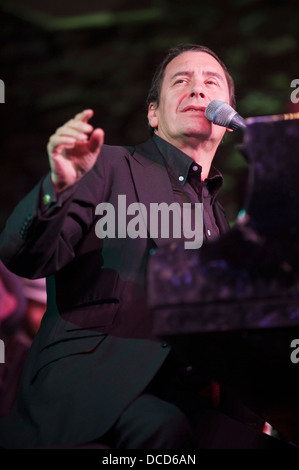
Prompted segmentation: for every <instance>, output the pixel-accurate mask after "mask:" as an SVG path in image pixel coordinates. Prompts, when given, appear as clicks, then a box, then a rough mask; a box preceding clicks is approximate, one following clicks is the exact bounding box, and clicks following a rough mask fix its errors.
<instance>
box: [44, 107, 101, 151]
mask: <svg viewBox="0 0 299 470" xmlns="http://www.w3.org/2000/svg"><path fill="white" fill-rule="evenodd" d="M92 116H93V110H92V109H86V110H84V111H82V112H81V113H78V114H76V116H75V117H74V118H73V119H70V120H69V121H67V122H66V123H65V124H64V125H63V126H61V127H59V128H58V129H57V130H56V132H55V134H53V135H52V136H51V137H50V139H49V144H48V149H49V151H50V152H51V151H55V150H57V148H58V147H59V148H61V146H64V147H65V148H68V149H70V148H73V147H74V146H75V145H76V144H77V143H81V144H82V143H86V142H87V141H88V135H89V134H90V133H91V132H92V131H93V126H92V125H91V124H89V123H88V122H87V121H88V120H89V119H90V118H91V117H92Z"/></svg>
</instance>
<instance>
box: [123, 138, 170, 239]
mask: <svg viewBox="0 0 299 470" xmlns="http://www.w3.org/2000/svg"><path fill="white" fill-rule="evenodd" d="M130 164H131V170H132V175H133V180H134V184H135V189H136V193H137V197H138V201H139V202H140V203H142V204H144V206H145V208H146V220H145V223H146V224H147V225H146V227H147V229H148V231H149V227H150V206H151V204H152V203H157V204H161V203H162V202H164V203H166V204H167V205H170V204H172V203H173V202H175V199H174V194H173V191H172V187H171V183H170V179H169V176H168V173H167V169H166V167H165V164H164V160H163V157H162V155H161V153H160V152H159V150H158V148H157V147H156V145H155V143H154V142H153V140H152V139H150V140H148V141H147V142H145V143H144V144H141V145H138V146H137V147H135V149H134V150H133V152H132V153H131V159H130ZM159 232H160V231H159ZM152 238H153V240H154V241H155V243H156V245H157V246H163V245H166V244H169V242H170V240H169V238H167V239H165V238H161V236H160V234H159V235H158V237H152Z"/></svg>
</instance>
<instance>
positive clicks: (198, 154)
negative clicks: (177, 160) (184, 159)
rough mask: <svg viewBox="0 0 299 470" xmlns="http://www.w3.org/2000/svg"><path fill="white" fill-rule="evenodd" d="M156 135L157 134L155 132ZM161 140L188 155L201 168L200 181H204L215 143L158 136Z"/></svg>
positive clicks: (213, 153) (215, 148) (216, 146)
mask: <svg viewBox="0 0 299 470" xmlns="http://www.w3.org/2000/svg"><path fill="white" fill-rule="evenodd" d="M157 135H159V133H158V132H157ZM160 137H162V139H164V140H166V141H167V142H169V143H170V144H172V145H173V146H174V147H177V148H178V149H180V150H181V151H182V152H184V153H185V154H186V155H189V157H191V158H192V159H193V160H194V161H195V162H196V163H197V164H198V165H200V166H201V168H202V170H201V179H202V181H204V180H205V179H206V178H207V177H208V175H209V172H210V168H211V165H212V162H213V159H214V156H215V153H216V150H217V148H218V145H219V143H218V142H217V143H215V142H213V141H211V140H203V141H199V140H198V139H192V138H188V139H182V140H177V139H171V138H165V136H162V135H160Z"/></svg>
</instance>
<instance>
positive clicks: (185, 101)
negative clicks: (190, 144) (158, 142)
mask: <svg viewBox="0 0 299 470" xmlns="http://www.w3.org/2000/svg"><path fill="white" fill-rule="evenodd" d="M213 99H219V100H222V101H226V102H228V103H229V104H230V105H231V106H232V107H233V108H235V107H236V103H235V96H234V82H233V79H232V77H231V76H230V74H229V73H228V71H227V68H226V66H225V65H224V63H223V62H222V61H221V60H220V59H219V58H218V56H217V55H216V54H215V53H214V52H213V51H211V50H210V49H209V48H207V47H205V46H200V45H194V44H187V45H183V46H179V47H175V48H173V49H170V51H169V52H168V54H167V56H166V57H165V59H164V61H163V62H162V63H161V64H160V66H159V67H158V69H157V70H156V73H155V75H154V77H153V80H152V85H151V88H150V90H149V93H148V97H147V107H148V120H149V125H150V127H151V128H152V130H153V131H154V130H155V131H156V132H157V134H158V135H160V136H161V137H163V138H165V139H166V140H168V141H171V140H174V141H175V140H176V138H177V136H179V135H180V133H186V135H188V133H190V136H192V135H194V136H196V135H197V133H199V132H200V129H201V131H202V132H203V136H204V135H205V134H206V135H207V133H208V132H210V133H211V130H212V127H211V123H209V122H208V120H207V119H206V118H205V117H204V110H205V108H206V106H207V105H208V104H209V102H210V101H212V100H213ZM192 106H193V107H194V108H192ZM192 109H194V112H192ZM214 127H215V126H214ZM224 132H225V130H224V129H220V130H219V129H218V130H216V134H219V135H220V134H221V133H222V134H224ZM176 134H177V136H176ZM214 134H215V131H214Z"/></svg>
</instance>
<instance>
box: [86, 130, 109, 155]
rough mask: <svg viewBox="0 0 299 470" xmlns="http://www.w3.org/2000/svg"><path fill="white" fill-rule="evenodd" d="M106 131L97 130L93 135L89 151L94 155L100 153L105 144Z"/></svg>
mask: <svg viewBox="0 0 299 470" xmlns="http://www.w3.org/2000/svg"><path fill="white" fill-rule="evenodd" d="M104 136H105V134H104V131H103V129H95V130H94V132H93V133H92V134H91V137H90V141H89V149H90V151H91V152H92V153H95V152H98V151H99V150H100V148H101V146H102V145H103V143H104Z"/></svg>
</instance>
